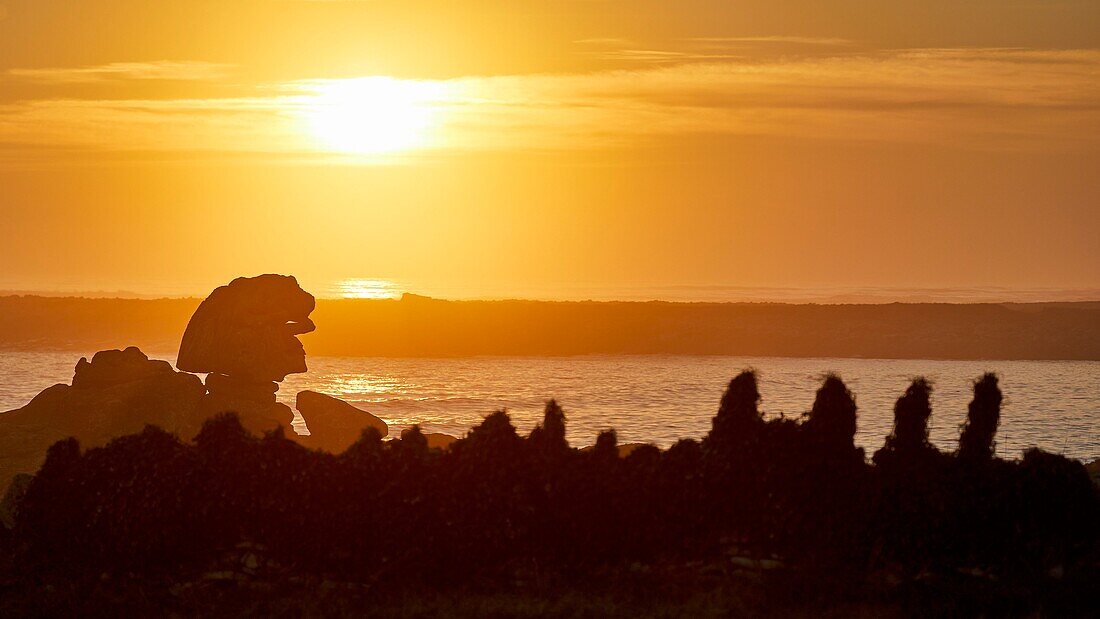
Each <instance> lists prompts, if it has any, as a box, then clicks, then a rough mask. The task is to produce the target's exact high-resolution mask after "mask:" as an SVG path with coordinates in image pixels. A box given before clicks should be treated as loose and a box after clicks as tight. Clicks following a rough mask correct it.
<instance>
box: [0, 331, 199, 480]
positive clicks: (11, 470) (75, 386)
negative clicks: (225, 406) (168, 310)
mask: <svg viewBox="0 0 1100 619" xmlns="http://www.w3.org/2000/svg"><path fill="white" fill-rule="evenodd" d="M204 391H205V389H204V388H203V386H202V382H201V381H200V380H199V378H198V377H197V376H195V375H193V374H186V373H183V372H176V371H175V370H173V369H172V366H171V365H169V364H168V363H167V362H166V361H157V360H151V359H149V358H148V357H146V356H145V354H144V353H142V352H141V351H140V350H138V349H137V348H127V349H126V350H106V351H100V352H98V353H96V354H95V355H94V356H93V357H92V360H91V361H90V362H89V361H88V360H87V359H81V360H80V361H79V362H78V363H77V365H76V372H75V373H74V375H73V381H72V385H61V384H59V385H54V386H52V387H49V388H47V389H45V390H43V391H42V392H41V393H39V394H38V395H37V396H35V397H34V399H33V400H31V401H30V403H28V404H27V405H26V406H24V407H22V408H19V409H16V410H13V411H9V412H7V413H3V414H0V486H6V485H7V483H8V482H9V481H10V480H11V478H12V476H13V475H15V474H16V473H34V472H35V471H37V470H38V467H39V466H41V464H42V461H43V460H44V459H45V456H46V449H47V448H48V447H49V446H50V445H52V444H54V443H55V442H57V441H59V440H61V439H64V438H68V437H70V436H72V437H75V438H76V439H77V440H79V441H80V444H81V445H82V446H84V447H96V446H99V445H103V444H106V443H107V441H109V440H110V439H112V438H115V437H118V436H123V435H125V434H133V433H136V432H140V431H141V430H142V429H143V428H144V427H145V426H146V425H147V424H152V425H156V426H160V427H161V428H163V429H165V430H167V431H169V432H172V433H175V434H177V435H179V436H180V438H182V439H184V440H188V439H190V438H191V437H192V436H194V435H195V434H196V433H197V432H198V431H199V429H200V428H201V425H202V419H203V418H202V417H200V416H199V415H197V414H196V409H197V407H198V405H199V401H200V400H201V399H202V397H203V393H204Z"/></svg>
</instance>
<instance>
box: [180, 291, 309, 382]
mask: <svg viewBox="0 0 1100 619" xmlns="http://www.w3.org/2000/svg"><path fill="white" fill-rule="evenodd" d="M315 305H316V301H315V300H314V299H313V295H311V294H309V293H308V292H306V291H305V290H302V289H301V288H300V287H299V286H298V281H297V280H296V279H294V278H293V277H290V276H286V275H270V274H269V275H260V276H258V277H238V278H237V279H235V280H233V281H232V282H230V283H229V285H227V286H221V287H219V288H216V289H215V290H214V292H212V293H210V296H208V297H206V299H205V300H204V301H203V302H202V303H201V304H200V305H199V307H198V309H196V310H195V313H194V315H192V316H191V320H190V322H188V323H187V330H186V331H184V333H183V341H182V342H181V343H180V350H179V355H178V357H177V359H176V367H177V368H179V369H181V370H184V371H186V372H209V373H213V374H221V375H223V376H227V377H231V378H233V379H235V380H241V381H248V382H251V383H267V382H277V381H282V380H283V379H284V378H286V375H287V374H297V373H301V372H305V371H306V353H305V350H304V349H303V348H302V343H301V342H299V341H298V338H296V337H295V336H296V335H299V334H302V333H309V332H310V331H313V329H314V326H313V321H311V320H310V319H309V314H310V312H312V311H313V308H314V306H315Z"/></svg>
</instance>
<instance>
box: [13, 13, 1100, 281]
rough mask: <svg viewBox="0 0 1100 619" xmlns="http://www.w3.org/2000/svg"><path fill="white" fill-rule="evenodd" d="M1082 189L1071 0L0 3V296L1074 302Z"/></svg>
mask: <svg viewBox="0 0 1100 619" xmlns="http://www.w3.org/2000/svg"><path fill="white" fill-rule="evenodd" d="M1098 170H1100V3H1097V2H1095V1H1091V0H1082V1H1076V0H1066V1H1051V2H1037V1H1035V0H997V1H994V0H956V1H953V2H929V1H928V0H923V1H919V2H918V1H912V0H897V1H893V2H881V1H874V2H872V1H870V0H844V1H833V2H826V1H820V0H818V1H810V0H806V1H801V0H794V1H789V2H775V1H774V0H773V1H756V0H752V1H742V2H730V1H722V2H719V1H712V0H679V1H677V2H668V1H662V2H657V1H651V0H632V1H628V0H497V1H493V0H485V1H469V2H454V1H442V0H401V1H390V0H358V1H356V0H217V1H214V0H190V1H187V2H181V1H177V0H157V1H156V2H149V1H148V0H96V1H94V2H92V1H89V0H0V225H3V228H4V230H5V231H6V232H7V234H5V238H4V241H3V243H2V244H0V289H9V290H70V291H89V290H118V289H127V290H131V291H134V292H140V293H147V294H202V293H204V292H206V291H208V290H209V289H210V288H211V287H213V286H214V285H217V284H219V283H223V282H224V281H226V280H228V279H230V278H231V277H233V276H235V275H244V274H247V275H251V274H255V273H260V272H269V271H276V272H284V273H292V274H296V275H298V276H299V279H301V280H302V281H303V283H304V284H305V285H306V287H307V288H311V289H313V290H314V291H315V292H319V293H321V294H329V293H332V294H351V295H354V294H357V291H358V293H363V294H373V293H372V292H371V291H373V290H375V289H379V290H385V291H400V290H412V291H417V292H423V293H427V294H435V295H438V296H450V297H484V296H490V297H499V296H535V297H553V298H570V297H601V298H616V297H625V296H630V297H631V298H634V297H637V296H640V297H645V296H671V297H676V296H683V297H691V296H693V295H696V294H702V293H691V292H683V291H685V290H688V291H690V290H695V291H710V292H708V293H706V296H707V297H708V298H713V295H715V294H719V295H720V294H721V293H720V292H719V293H715V292H714V291H722V290H735V289H736V290H742V289H753V288H754V287H759V288H761V289H769V290H776V289H782V290H796V291H797V290H830V291H836V290H856V289H859V290H866V289H875V290H877V289H898V290H901V289H918V288H919V289H925V288H951V289H967V290H971V289H973V290H989V289H995V290H1010V291H1011V290H1019V291H1025V290H1035V289H1051V290H1081V289H1092V290H1097V289H1100V244H1098V243H1097V241H1096V238H1100V174H1098V172H1097V171H1098ZM351 280H354V281H358V282H360V283H358V284H357V283H354V282H353V283H349V281H351ZM363 282H366V283H365V284H364V283H363ZM677 290H678V291H680V292H675V291H677ZM626 291H629V293H627V292H626ZM647 291H648V292H647ZM670 291H672V292H670Z"/></svg>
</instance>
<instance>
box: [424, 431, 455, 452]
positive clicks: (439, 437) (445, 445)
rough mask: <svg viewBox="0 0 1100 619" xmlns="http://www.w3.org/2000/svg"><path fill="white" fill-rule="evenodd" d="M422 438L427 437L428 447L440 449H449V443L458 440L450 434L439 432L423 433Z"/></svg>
mask: <svg viewBox="0 0 1100 619" xmlns="http://www.w3.org/2000/svg"><path fill="white" fill-rule="evenodd" d="M424 438H426V439H428V449H442V450H443V451H447V450H448V449H450V448H451V444H452V443H454V442H455V441H457V440H458V439H457V438H456V437H453V436H451V435H450V434H443V433H441V432H429V433H427V434H425V435H424Z"/></svg>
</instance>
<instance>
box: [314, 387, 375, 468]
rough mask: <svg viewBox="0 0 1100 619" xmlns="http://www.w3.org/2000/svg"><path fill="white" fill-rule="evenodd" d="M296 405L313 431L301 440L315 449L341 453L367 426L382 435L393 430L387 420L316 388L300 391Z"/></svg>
mask: <svg viewBox="0 0 1100 619" xmlns="http://www.w3.org/2000/svg"><path fill="white" fill-rule="evenodd" d="M295 407H296V408H297V409H298V412H299V413H301V414H302V418H303V419H305V420H306V426H307V427H308V428H309V433H310V434H309V436H303V437H298V440H299V441H300V442H301V443H302V444H304V445H308V446H310V447H314V448H316V449H324V450H326V451H330V452H332V453H341V452H343V451H344V450H345V449H347V448H348V447H349V446H350V445H351V444H352V443H354V442H355V441H356V440H357V439H358V438H359V435H360V434H362V432H363V430H365V429H367V428H374V429H375V430H377V431H378V434H379V436H386V435H387V434H389V431H390V430H389V427H388V426H387V425H386V422H384V421H382V420H381V419H379V418H377V417H375V416H374V415H372V414H370V413H368V412H367V411H365V410H362V409H360V408H356V407H354V406H352V405H351V404H348V403H347V402H345V401H343V400H341V399H339V398H334V397H332V396H330V395H325V394H323V393H318V392H316V391H302V392H300V393H298V397H297V399H296V401H295Z"/></svg>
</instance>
